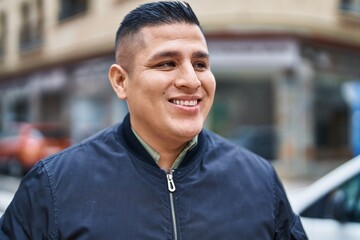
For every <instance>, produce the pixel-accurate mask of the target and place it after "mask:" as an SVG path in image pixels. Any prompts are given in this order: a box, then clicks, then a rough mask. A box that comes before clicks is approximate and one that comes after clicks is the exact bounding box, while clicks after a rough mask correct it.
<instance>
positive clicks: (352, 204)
mask: <svg viewBox="0 0 360 240" xmlns="http://www.w3.org/2000/svg"><path fill="white" fill-rule="evenodd" d="M300 215H301V216H304V217H309V218H319V219H336V220H338V221H341V222H357V223H360V174H358V175H356V176H354V177H353V178H351V179H350V180H348V181H347V182H345V183H344V184H342V185H341V186H339V187H337V188H335V189H334V190H333V191H331V192H330V193H328V194H327V195H325V196H324V197H323V198H321V199H320V200H318V201H317V202H315V203H314V204H313V205H311V206H310V207H309V208H308V209H306V210H305V211H304V212H303V213H302V214H300Z"/></svg>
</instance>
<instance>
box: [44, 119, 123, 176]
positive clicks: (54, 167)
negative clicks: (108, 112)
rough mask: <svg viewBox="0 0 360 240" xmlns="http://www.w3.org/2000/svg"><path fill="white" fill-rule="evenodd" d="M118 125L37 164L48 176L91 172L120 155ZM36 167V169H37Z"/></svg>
mask: <svg viewBox="0 0 360 240" xmlns="http://www.w3.org/2000/svg"><path fill="white" fill-rule="evenodd" d="M118 127H119V124H117V125H114V126H112V127H110V128H107V129H104V130H102V131H100V132H98V133H96V134H94V135H93V136H91V137H89V138H87V139H85V140H83V141H82V142H80V143H77V144H75V145H73V146H71V147H69V148H67V149H65V150H63V151H61V152H59V153H57V154H54V155H51V156H49V157H47V158H45V159H43V160H41V161H40V162H39V164H38V165H39V166H41V168H44V171H45V172H47V173H48V174H49V176H54V175H57V174H61V173H66V172H69V173H73V174H78V172H84V171H91V169H93V168H94V167H95V166H96V165H97V164H99V163H98V162H102V163H103V161H101V160H104V159H109V158H110V156H111V155H112V154H114V153H115V152H116V153H118V154H120V153H124V152H125V151H121V149H122V148H123V147H122V144H121V141H119V140H118V134H117V129H118ZM39 166H37V168H39Z"/></svg>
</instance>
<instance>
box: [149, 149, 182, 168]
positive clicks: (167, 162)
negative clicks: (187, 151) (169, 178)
mask: <svg viewBox="0 0 360 240" xmlns="http://www.w3.org/2000/svg"><path fill="white" fill-rule="evenodd" d="M185 145H186V143H184V144H183V145H181V146H180V147H178V148H176V149H164V150H158V149H156V148H154V150H155V151H157V152H158V153H159V154H160V159H159V162H158V165H159V167H160V168H161V169H170V168H172V166H173V164H174V162H175V160H176V158H177V157H178V156H179V155H180V153H181V151H182V150H183V149H184V147H185Z"/></svg>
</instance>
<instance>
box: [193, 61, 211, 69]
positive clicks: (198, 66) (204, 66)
mask: <svg viewBox="0 0 360 240" xmlns="http://www.w3.org/2000/svg"><path fill="white" fill-rule="evenodd" d="M193 66H194V68H195V69H196V70H200V71H203V70H206V69H208V64H207V63H206V62H203V61H199V62H195V63H194V64H193Z"/></svg>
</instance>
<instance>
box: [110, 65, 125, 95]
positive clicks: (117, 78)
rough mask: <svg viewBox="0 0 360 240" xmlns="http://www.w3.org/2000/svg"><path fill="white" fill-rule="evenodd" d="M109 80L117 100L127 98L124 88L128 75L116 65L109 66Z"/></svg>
mask: <svg viewBox="0 0 360 240" xmlns="http://www.w3.org/2000/svg"><path fill="white" fill-rule="evenodd" d="M109 80H110V83H111V86H112V88H113V89H114V91H115V93H116V95H117V96H118V98H120V99H124V100H125V99H126V98H127V93H126V91H127V87H126V86H127V81H128V74H127V72H126V71H125V69H124V68H122V67H121V66H120V65H118V64H113V65H111V67H110V69H109Z"/></svg>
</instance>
